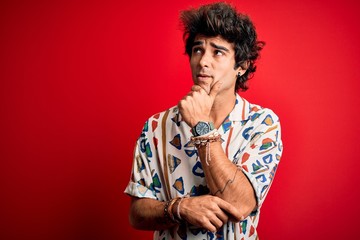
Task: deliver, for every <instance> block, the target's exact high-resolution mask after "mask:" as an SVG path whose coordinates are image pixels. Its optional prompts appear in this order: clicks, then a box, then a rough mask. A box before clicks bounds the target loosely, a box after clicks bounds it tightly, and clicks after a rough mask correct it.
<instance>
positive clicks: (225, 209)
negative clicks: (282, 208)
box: [129, 195, 241, 232]
mask: <svg viewBox="0 0 360 240" xmlns="http://www.w3.org/2000/svg"><path fill="white" fill-rule="evenodd" d="M178 204H179V201H177V202H176V203H175V204H174V207H173V208H172V213H173V214H174V215H177V207H178ZM164 208H165V202H161V201H158V200H155V199H149V198H136V197H132V199H131V206H130V214H129V219H130V224H131V226H133V227H134V228H136V229H141V230H161V229H169V228H171V227H174V226H175V225H176V224H177V223H176V222H173V221H171V220H170V219H169V218H167V217H165V215H164ZM179 210H181V211H180V212H179V213H180V215H181V218H182V219H184V220H186V221H187V222H188V223H190V224H191V225H193V226H197V227H200V228H204V229H207V230H209V231H211V232H215V231H216V230H217V229H218V228H220V227H221V226H222V225H223V224H224V223H225V222H227V221H228V220H229V218H230V219H231V220H233V221H240V219H241V215H240V212H239V211H238V210H237V209H236V208H235V207H234V206H232V205H231V204H229V203H228V202H226V201H224V200H222V199H221V198H218V197H215V196H211V195H205V196H199V197H189V198H184V199H183V200H182V203H181V208H180V209H179Z"/></svg>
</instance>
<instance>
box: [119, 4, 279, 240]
mask: <svg viewBox="0 0 360 240" xmlns="http://www.w3.org/2000/svg"><path fill="white" fill-rule="evenodd" d="M181 20H182V23H183V26H184V30H185V31H184V37H185V41H186V47H185V48H186V53H187V54H188V55H189V57H190V67H191V71H192V78H193V82H194V85H193V86H192V88H191V90H190V92H189V93H188V94H187V95H186V96H185V97H184V98H183V99H181V100H180V101H179V103H178V105H177V106H175V107H172V108H170V109H168V110H167V111H165V112H161V113H158V114H155V115H154V116H152V117H151V118H149V119H148V121H147V122H146V123H145V126H144V129H143V131H142V134H141V136H140V137H139V139H138V141H137V144H136V148H135V153H134V165H133V171H132V177H131V180H130V182H129V184H128V186H127V188H126V190H125V192H126V193H127V194H129V195H130V196H131V197H132V203H131V209H130V223H131V224H132V226H133V227H135V228H137V229H147V230H155V234H154V239H257V238H258V236H257V232H256V227H257V224H258V221H259V213H260V207H261V205H262V203H263V201H264V198H265V196H266V195H267V193H268V190H269V188H270V185H271V182H272V180H273V178H274V175H275V171H276V169H277V166H278V163H279V161H280V156H281V152H282V143H281V138H280V124H279V120H278V117H277V116H276V115H275V114H274V113H273V112H272V111H271V110H269V109H266V108H262V107H260V106H258V105H254V104H251V103H249V102H248V101H246V100H245V99H243V98H241V97H240V96H239V95H238V94H237V90H239V89H241V90H246V89H247V85H246V83H247V81H248V79H249V77H250V76H251V74H252V73H253V72H255V61H256V59H257V58H258V56H259V51H260V50H261V49H262V46H263V42H259V41H257V36H256V32H255V28H254V26H253V24H252V22H251V21H250V20H249V18H248V17H247V16H244V15H242V14H239V13H237V12H236V11H235V9H234V8H232V7H231V6H230V5H228V4H225V3H215V4H210V5H204V6H202V7H200V8H198V9H192V10H188V11H184V12H182V14H181Z"/></svg>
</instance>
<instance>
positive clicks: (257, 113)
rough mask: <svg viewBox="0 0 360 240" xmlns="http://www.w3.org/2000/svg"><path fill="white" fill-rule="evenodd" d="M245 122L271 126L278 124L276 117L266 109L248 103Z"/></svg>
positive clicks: (271, 111)
mask: <svg viewBox="0 0 360 240" xmlns="http://www.w3.org/2000/svg"><path fill="white" fill-rule="evenodd" d="M246 120H247V121H249V120H250V121H252V122H254V121H256V122H259V121H261V123H264V124H266V125H272V124H274V123H277V122H279V117H278V115H277V114H276V113H275V112H274V111H273V110H271V109H270V108H267V107H262V106H260V105H258V104H253V103H248V115H247V118H246Z"/></svg>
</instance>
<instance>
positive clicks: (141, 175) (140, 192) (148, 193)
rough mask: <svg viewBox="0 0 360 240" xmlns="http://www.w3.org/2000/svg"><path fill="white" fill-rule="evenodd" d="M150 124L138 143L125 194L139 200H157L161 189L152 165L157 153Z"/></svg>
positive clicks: (143, 131) (145, 126)
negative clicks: (157, 193)
mask: <svg viewBox="0 0 360 240" xmlns="http://www.w3.org/2000/svg"><path fill="white" fill-rule="evenodd" d="M148 123H149V120H148V121H147V122H146V123H145V125H144V128H143V130H142V133H141V135H140V137H139V138H138V140H137V142H136V145H135V150H134V159H133V166H132V172H131V178H130V181H129V183H128V185H127V187H126V189H125V191H124V192H125V193H126V194H128V195H131V196H134V197H138V198H151V199H157V197H156V192H157V191H158V189H159V188H161V182H160V180H159V176H158V173H157V172H156V171H154V170H152V166H151V164H150V162H151V160H152V159H153V158H154V154H156V153H155V148H154V144H153V133H152V132H151V129H149V125H148Z"/></svg>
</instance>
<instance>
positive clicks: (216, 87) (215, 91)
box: [209, 81, 222, 99]
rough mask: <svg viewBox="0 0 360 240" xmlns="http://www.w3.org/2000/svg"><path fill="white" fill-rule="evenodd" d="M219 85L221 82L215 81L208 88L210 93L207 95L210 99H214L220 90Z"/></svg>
mask: <svg viewBox="0 0 360 240" xmlns="http://www.w3.org/2000/svg"><path fill="white" fill-rule="evenodd" d="M221 85H222V82H220V81H219V82H216V83H215V84H214V85H213V86H212V87H211V89H210V93H209V96H210V97H211V98H212V99H215V97H216V95H217V94H218V93H219V91H220V88H221Z"/></svg>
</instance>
